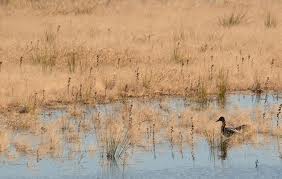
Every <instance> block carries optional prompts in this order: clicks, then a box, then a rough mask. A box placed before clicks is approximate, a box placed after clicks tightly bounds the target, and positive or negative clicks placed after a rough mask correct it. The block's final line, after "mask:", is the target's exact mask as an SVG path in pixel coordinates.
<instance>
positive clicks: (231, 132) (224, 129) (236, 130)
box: [216, 116, 247, 137]
mask: <svg viewBox="0 0 282 179" xmlns="http://www.w3.org/2000/svg"><path fill="white" fill-rule="evenodd" d="M219 121H221V122H222V126H221V133H222V134H223V135H224V136H225V137H230V136H232V135H234V134H241V133H242V131H243V130H245V129H246V128H247V125H245V124H244V125H241V126H238V127H235V128H231V127H225V126H226V122H225V118H224V117H223V116H221V117H220V118H219V119H218V120H217V121H216V122H219Z"/></svg>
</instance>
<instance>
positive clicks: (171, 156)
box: [0, 93, 282, 178]
mask: <svg viewBox="0 0 282 179" xmlns="http://www.w3.org/2000/svg"><path fill="white" fill-rule="evenodd" d="M160 101H161V102H160ZM164 101H165V102H164ZM128 103H130V104H133V105H134V106H148V107H150V108H152V109H154V110H156V111H159V114H160V115H161V116H162V117H163V118H166V119H169V118H170V117H171V114H172V113H173V114H179V113H181V112H183V111H184V110H187V109H191V110H199V112H200V111H201V107H203V106H200V107H199V104H196V103H195V102H192V101H189V100H185V99H183V98H180V97H167V98H165V99H162V100H158V99H154V100H151V101H148V100H141V99H134V100H128V101H126V104H128ZM162 104H165V105H162ZM280 104H282V96H281V95H280V96H279V95H277V94H268V95H265V94H263V95H261V96H260V97H258V96H255V95H250V94H245V93H234V94H230V95H229V96H228V97H227V99H226V101H225V104H224V105H219V104H218V103H217V102H216V100H213V101H211V102H210V103H209V104H208V105H209V106H210V107H211V108H214V109H219V108H220V110H223V111H232V110H235V109H244V110H250V111H252V110H253V111H254V113H255V111H256V109H257V108H259V109H261V110H263V111H264V110H268V109H270V108H272V107H276V108H277V106H279V105H280ZM123 105H124V103H121V102H116V103H112V104H103V105H97V106H96V107H95V108H93V107H87V106H84V107H83V109H84V113H83V115H84V118H85V119H88V118H91V116H93V115H97V113H99V115H101V117H102V118H106V117H107V116H115V115H117V114H118V113H120V110H121V109H122V107H123ZM164 106H165V107H164ZM223 106H224V108H222V107H223ZM67 115H68V112H67V110H48V111H46V112H44V113H42V114H41V115H40V120H42V121H44V123H46V124H48V123H52V122H54V121H56V120H58V118H61V117H64V116H67ZM70 118H72V119H69V120H75V117H70ZM253 118H255V115H254V116H253ZM273 118H274V119H273V120H274V121H273V125H275V124H276V122H277V121H276V119H275V114H274V116H273ZM15 135H26V136H27V137H28V138H32V139H31V140H32V144H33V146H34V148H35V146H36V145H38V144H39V143H40V141H41V140H42V139H41V136H40V135H33V134H29V133H23V132H18V134H15ZM79 137H80V138H81V139H82V142H81V143H80V144H79V145H76V144H74V143H70V142H66V141H63V144H62V145H63V146H62V149H61V150H60V151H59V152H58V153H55V154H54V153H52V154H47V155H44V156H38V155H36V152H35V153H34V152H31V153H24V152H23V153H20V152H17V151H15V148H14V147H13V146H12V145H11V146H10V147H9V150H8V151H6V152H2V153H0V155H1V156H0V157H1V161H0V162H1V163H0V177H1V178H2V177H9V178H16V177H26V178H44V177H48V178H78V177H83V178H198V177H206V178H238V177H239V178H241V177H242V178H246V177H251V178H269V177H274V178H280V177H281V176H282V175H281V174H282V138H281V137H277V136H263V135H258V140H256V141H255V142H254V141H252V142H243V143H242V144H240V145H236V146H232V145H230V144H228V143H226V144H225V143H221V145H220V146H218V147H215V148H213V147H211V146H210V144H209V143H208V141H207V140H206V139H205V138H203V137H201V136H195V139H194V141H195V142H194V144H193V146H191V145H188V144H185V143H183V145H182V146H179V145H173V144H171V143H170V142H169V141H168V140H165V139H160V141H159V142H156V143H155V142H154V143H153V144H152V143H151V139H150V138H148V139H144V141H145V144H148V145H147V146H146V145H145V146H134V147H130V148H129V149H128V151H127V156H126V157H124V158H120V159H118V160H107V159H105V157H102V154H101V153H102V151H101V149H100V148H99V144H98V142H97V136H96V133H95V131H89V132H87V133H82V134H81V135H80V136H79ZM62 140H64V139H62ZM89 146H95V150H93V151H92V150H89Z"/></svg>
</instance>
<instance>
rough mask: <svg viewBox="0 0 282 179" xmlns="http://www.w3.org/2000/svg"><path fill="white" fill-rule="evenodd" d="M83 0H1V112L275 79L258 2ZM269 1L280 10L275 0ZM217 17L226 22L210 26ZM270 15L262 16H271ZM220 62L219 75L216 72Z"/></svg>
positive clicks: (275, 84)
mask: <svg viewBox="0 0 282 179" xmlns="http://www.w3.org/2000/svg"><path fill="white" fill-rule="evenodd" d="M85 3H86V2H85V1H77V2H76V3H74V4H73V3H71V2H70V1H66V2H64V3H63V4H62V3H61V2H59V1H56V0H52V1H48V2H45V1H9V0H8V1H7V0H6V1H1V5H0V8H1V9H2V11H1V13H0V18H1V24H0V25H1V31H0V40H1V42H2V43H1V45H0V55H1V59H0V61H1V72H0V82H1V87H0V110H1V111H6V110H7V109H8V108H10V109H12V108H13V107H16V106H26V107H27V108H28V109H29V111H33V110H36V109H37V108H41V107H44V106H54V105H56V104H69V103H71V104H74V103H87V104H96V103H104V102H110V101H114V100H120V99H123V98H126V97H132V96H143V97H144V96H149V97H153V96H157V95H182V96H196V97H198V99H199V100H200V101H207V99H208V96H209V95H211V94H218V97H219V98H224V95H225V93H227V92H229V91H236V90H249V89H254V90H256V91H258V90H260V89H264V88H267V90H281V88H282V87H281V85H280V84H282V83H281V70H280V69H281V66H282V63H281V60H280V59H281V55H280V53H279V52H280V50H281V48H280V47H281V45H279V38H280V37H281V35H280V33H279V32H280V31H281V29H280V27H279V26H277V27H276V28H275V29H273V30H272V31H271V32H270V31H269V30H267V29H266V28H264V26H263V25H262V24H263V23H264V22H263V21H264V17H265V16H264V15H262V14H264V13H260V12H265V10H264V4H263V3H262V4H260V3H255V1H248V3H242V2H235V1H234V2H233V1H232V2H230V3H227V4H224V3H208V2H200V3H199V4H198V5H195V4H194V3H193V2H192V1H182V0H179V1H168V2H167V3H163V2H160V1H154V2H147V3H144V2H141V1H138V2H136V3H137V4H138V5H137V4H132V2H131V1H127V0H122V1H115V2H113V1H107V2H106V1H105V2H104V1H91V2H89V3H90V4H89V3H88V2H87V3H86V4H88V5H87V7H86V6H85ZM265 3H266V2H265ZM269 6H271V7H277V8H269V9H271V14H275V17H279V13H280V11H277V9H278V7H281V4H280V3H278V2H276V3H275V2H273V3H272V4H270V5H269ZM183 7H186V8H188V9H190V10H189V11H187V10H186V9H185V8H183ZM237 9H245V10H246V12H248V13H247V15H245V13H241V11H238V10H237ZM175 12H177V13H175ZM207 12H209V14H213V15H211V16H207ZM227 12H228V13H227ZM230 12H234V13H231V15H230V16H223V15H222V14H230ZM244 12H245V11H244ZM23 14H25V16H22V15H23ZM59 14H60V15H59ZM172 14H173V15H172ZM195 16H197V19H195V18H192V17H195ZM245 16H248V17H247V19H248V23H242V21H243V20H244V19H245ZM218 17H222V18H220V19H221V20H220V22H222V23H221V24H227V26H233V25H234V28H222V27H221V26H218V24H217V22H216V21H217V18H218ZM267 17H270V16H267ZM272 17H274V16H273V15H271V18H267V19H266V21H267V24H274V21H273V20H271V19H274V18H272ZM42 18H43V19H44V21H43V24H42ZM65 18H67V19H69V20H65ZM184 18H185V21H184V20H181V19H184ZM90 19H91V20H90ZM117 19H119V20H118V21H119V23H117ZM121 24H123V25H121ZM153 24H154V25H153ZM197 24H200V26H198V25H197ZM235 25H236V26H235ZM224 26H225V25H224ZM267 26H268V25H267ZM271 26H273V25H271ZM124 27H126V28H124ZM210 29H212V30H210ZM15 42H16V43H15ZM222 69H224V71H225V72H228V79H227V78H225V77H222V75H217V74H220V73H221V70H222ZM254 77H255V78H256V81H255V83H256V84H260V86H257V85H256V84H255V85H254ZM266 79H268V83H267V87H266V86H264V84H265V81H266ZM227 80H228V83H227ZM226 84H228V88H227V86H226ZM258 88H260V89H258Z"/></svg>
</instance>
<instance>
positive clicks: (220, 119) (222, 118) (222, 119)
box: [216, 116, 225, 123]
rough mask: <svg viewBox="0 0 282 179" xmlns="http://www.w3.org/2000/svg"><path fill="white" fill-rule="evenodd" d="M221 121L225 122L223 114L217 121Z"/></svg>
mask: <svg viewBox="0 0 282 179" xmlns="http://www.w3.org/2000/svg"><path fill="white" fill-rule="evenodd" d="M219 121H221V122H222V123H225V118H224V117H223V116H221V117H220V118H219V119H218V120H217V121H216V122H219Z"/></svg>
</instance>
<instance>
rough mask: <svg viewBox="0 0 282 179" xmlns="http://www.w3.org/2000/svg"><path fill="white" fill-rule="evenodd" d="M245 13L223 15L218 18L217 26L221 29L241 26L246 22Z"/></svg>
mask: <svg viewBox="0 0 282 179" xmlns="http://www.w3.org/2000/svg"><path fill="white" fill-rule="evenodd" d="M246 15H247V13H246V12H242V11H237V12H235V11H234V12H232V13H230V14H228V15H224V16H222V17H219V18H218V24H219V25H221V26H223V27H232V26H236V25H239V24H241V23H242V22H244V20H246Z"/></svg>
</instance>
